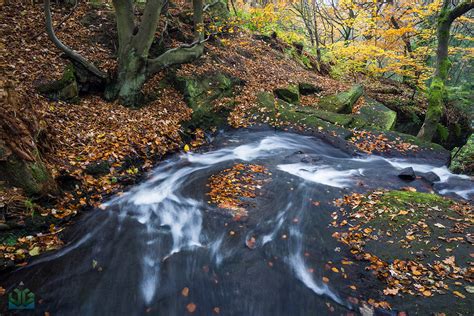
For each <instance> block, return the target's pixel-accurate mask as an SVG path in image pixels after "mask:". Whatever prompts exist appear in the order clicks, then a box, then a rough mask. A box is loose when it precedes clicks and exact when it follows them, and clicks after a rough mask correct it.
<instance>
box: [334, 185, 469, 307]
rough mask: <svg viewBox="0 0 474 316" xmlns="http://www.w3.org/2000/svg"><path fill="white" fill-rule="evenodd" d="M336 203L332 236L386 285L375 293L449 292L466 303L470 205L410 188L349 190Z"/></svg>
mask: <svg viewBox="0 0 474 316" xmlns="http://www.w3.org/2000/svg"><path fill="white" fill-rule="evenodd" d="M335 203H336V205H337V206H339V207H340V209H339V211H338V212H334V213H333V214H332V216H333V220H334V221H333V222H332V226H333V227H334V228H335V232H334V233H333V237H334V238H336V239H337V240H339V241H340V242H341V243H343V244H345V245H347V246H349V247H350V248H351V253H352V255H353V259H352V260H354V259H355V260H358V261H363V262H366V263H367V265H366V270H368V271H372V272H373V274H374V276H376V277H377V278H378V279H379V280H381V281H382V282H383V283H384V284H385V288H384V289H383V290H382V291H381V292H379V293H374V294H378V296H379V298H382V299H384V300H385V299H386V300H390V297H394V296H399V297H403V296H406V295H410V296H423V297H435V296H438V295H451V296H453V297H456V298H457V299H461V300H466V302H461V303H460V305H461V306H463V307H462V308H464V309H466V308H468V306H469V302H468V300H469V298H468V296H469V295H471V294H470V293H472V292H473V290H474V288H473V281H474V279H473V272H474V267H473V258H474V253H473V249H472V245H473V243H474V239H473V224H474V208H473V206H472V205H471V204H469V203H466V202H458V201H454V200H450V199H447V198H443V197H441V196H438V195H436V194H429V193H419V192H416V191H414V190H413V189H411V188H407V191H388V192H386V191H375V192H372V193H369V194H365V195H362V194H358V193H353V194H351V195H346V196H344V197H343V198H342V199H339V200H336V201H335ZM342 264H344V262H343V263H342ZM374 302H375V301H374ZM369 303H370V302H369ZM374 305H375V306H377V307H380V306H378V305H377V304H374ZM387 305H389V304H388V303H387ZM440 312H441V311H440ZM445 312H447V311H445Z"/></svg>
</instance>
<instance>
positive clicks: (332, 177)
mask: <svg viewBox="0 0 474 316" xmlns="http://www.w3.org/2000/svg"><path fill="white" fill-rule="evenodd" d="M240 162H251V163H253V164H260V165H263V166H265V167H266V168H267V169H268V170H269V171H270V172H271V173H272V175H271V181H270V182H269V183H268V184H265V185H264V186H263V188H262V189H261V193H262V194H261V196H259V197H258V198H256V199H255V200H254V201H253V202H252V203H251V206H250V207H249V208H248V212H249V217H248V219H247V220H246V221H243V222H236V221H233V220H232V218H231V216H230V215H228V214H226V213H225V212H223V211H222V210H220V209H218V208H217V207H215V206H213V205H211V204H209V203H208V197H207V195H206V193H207V192H208V190H209V189H208V187H206V183H207V181H208V178H209V177H210V176H211V175H213V174H215V173H218V172H219V171H221V170H223V169H225V168H229V167H230V166H232V165H233V164H235V163H240ZM406 166H411V167H413V168H414V169H415V170H416V171H417V172H418V173H420V174H422V173H423V172H429V171H432V172H435V173H436V174H437V175H438V176H439V177H440V179H441V180H440V181H439V182H438V183H436V184H435V186H434V187H435V190H437V191H438V192H439V193H441V194H449V195H451V196H456V195H458V196H457V197H458V198H459V197H462V198H465V199H469V198H473V197H474V189H473V185H472V182H471V180H469V178H468V177H462V176H455V175H452V174H451V173H449V171H448V170H447V169H446V168H445V167H443V166H440V163H439V162H437V161H420V160H416V161H415V160H413V161H411V162H410V160H409V159H387V158H383V157H377V156H353V155H351V154H349V153H347V152H344V151H343V150H340V149H338V148H335V147H333V146H331V145H328V144H327V143H325V142H323V141H322V140H319V139H317V138H314V137H309V136H301V135H297V134H292V133H283V132H274V131H269V130H266V131H255V130H239V131H235V132H231V133H227V134H224V135H221V136H219V137H218V138H217V139H215V140H214V142H213V143H212V145H211V146H210V147H209V148H208V149H206V150H205V151H203V152H202V153H187V154H181V155H175V156H173V157H171V158H170V159H168V160H166V161H164V162H162V163H160V165H159V166H158V167H157V168H156V169H155V170H154V171H153V172H152V173H151V174H150V176H149V178H148V179H147V180H146V181H144V183H142V184H140V185H137V186H135V187H133V188H131V189H130V190H129V191H128V192H127V193H125V194H123V195H121V196H117V197H114V198H112V199H111V200H110V201H108V202H107V203H105V204H104V205H103V206H104V208H105V209H104V210H100V209H97V210H94V211H92V212H91V213H89V214H87V215H86V216H84V217H83V218H82V219H81V220H80V221H79V222H78V223H77V224H76V225H74V227H73V228H71V229H70V231H69V234H68V240H69V241H70V242H69V243H68V245H67V246H65V247H64V248H62V249H61V250H59V251H56V252H53V253H50V254H45V255H42V256H40V257H38V258H36V259H34V260H32V261H31V262H30V263H29V264H28V265H27V266H26V267H24V268H21V269H19V270H16V271H14V272H12V273H10V274H9V275H6V276H4V277H2V278H1V279H0V284H2V286H4V287H6V289H7V291H8V290H11V289H12V288H14V287H15V286H17V285H18V284H19V283H20V282H23V283H24V284H25V286H26V287H28V288H29V289H30V290H32V291H33V292H34V293H35V294H36V297H37V299H39V300H40V303H41V304H37V306H36V310H35V314H41V313H42V312H44V311H49V312H51V314H52V315H142V314H150V315H183V314H185V313H186V311H187V309H186V306H187V305H188V304H190V303H193V304H194V305H193V306H192V307H195V312H194V313H195V314H196V315H212V314H213V313H216V312H219V313H220V314H222V315H325V314H328V313H329V309H328V306H330V307H331V309H333V310H334V313H335V314H344V315H345V314H347V313H348V312H350V311H351V309H353V306H351V303H349V301H348V300H347V295H345V294H343V291H342V288H343V287H347V284H349V283H347V284H343V283H342V282H330V283H329V285H326V284H325V283H323V282H322V281H321V280H322V273H323V271H324V269H325V265H326V263H327V262H328V261H335V260H338V259H340V258H342V257H344V256H347V255H348V254H347V253H344V250H343V251H340V246H341V245H340V244H338V243H337V242H336V241H335V240H334V238H332V237H331V231H330V228H329V227H328V225H329V223H330V221H331V217H330V214H331V212H333V211H334V207H333V205H332V201H333V200H334V199H336V198H340V197H342V196H343V195H344V194H348V193H350V192H354V191H357V192H364V191H368V190H371V189H375V188H385V189H396V188H400V187H403V186H407V183H406V182H404V181H402V180H400V179H399V178H398V177H397V174H398V171H399V170H400V169H402V168H404V167H406ZM410 185H411V186H415V187H417V188H418V189H419V190H421V191H427V190H429V189H430V188H431V186H430V185H428V183H427V182H424V181H423V180H416V181H414V182H411V183H410ZM314 201H319V202H320V204H319V206H316V205H315V204H317V203H312V202H314ZM231 231H232V232H234V233H235V234H231V233H230V232H231ZM251 236H254V237H255V238H256V242H255V248H254V249H249V248H247V247H246V246H245V241H246V240H247V239H248V238H250V237H251ZM185 287H187V288H188V289H189V293H186V294H187V296H186V295H183V294H182V293H181V291H182V289H183V288H185ZM188 307H189V306H188ZM191 309H192V308H191Z"/></svg>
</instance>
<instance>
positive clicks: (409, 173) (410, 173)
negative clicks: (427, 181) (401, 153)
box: [398, 167, 416, 181]
mask: <svg viewBox="0 0 474 316" xmlns="http://www.w3.org/2000/svg"><path fill="white" fill-rule="evenodd" d="M398 177H399V178H400V179H402V180H407V181H413V180H415V179H416V174H415V170H413V168H412V167H408V168H405V169H402V171H400V173H399V174H398Z"/></svg>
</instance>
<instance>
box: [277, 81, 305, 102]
mask: <svg viewBox="0 0 474 316" xmlns="http://www.w3.org/2000/svg"><path fill="white" fill-rule="evenodd" d="M274 92H275V95H276V96H277V97H278V98H279V99H281V100H283V101H286V102H288V103H291V104H296V103H299V102H300V91H299V89H298V86H297V85H291V86H288V87H286V88H278V89H275V91H274Z"/></svg>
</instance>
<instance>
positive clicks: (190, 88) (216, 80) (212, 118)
mask: <svg viewBox="0 0 474 316" xmlns="http://www.w3.org/2000/svg"><path fill="white" fill-rule="evenodd" d="M174 81H175V83H176V86H177V88H178V89H179V90H180V91H181V92H182V93H183V95H184V98H185V100H186V103H187V104H188V106H189V107H190V108H191V109H193V114H192V118H191V120H190V121H189V122H186V123H185V124H184V125H185V126H186V127H190V128H197V127H200V128H204V129H207V128H210V127H212V126H222V125H224V124H225V123H226V117H227V114H228V113H229V112H230V111H231V110H232V108H233V107H234V103H233V102H232V101H229V102H226V104H225V105H223V106H214V103H215V101H216V100H218V99H221V98H224V97H227V98H230V97H232V96H233V93H234V88H235V87H236V86H237V85H239V84H241V83H242V82H241V80H240V79H237V78H234V77H232V76H230V75H227V74H224V73H208V74H203V75H200V76H195V77H194V76H193V77H191V76H190V77H179V76H178V77H175V78H174Z"/></svg>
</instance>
